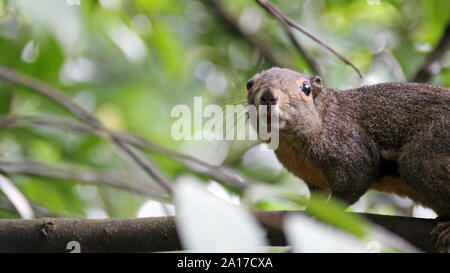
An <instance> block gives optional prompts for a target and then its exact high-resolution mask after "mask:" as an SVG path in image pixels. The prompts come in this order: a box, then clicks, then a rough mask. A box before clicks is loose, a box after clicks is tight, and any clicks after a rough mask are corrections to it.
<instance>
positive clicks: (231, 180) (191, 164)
mask: <svg viewBox="0 0 450 273" xmlns="http://www.w3.org/2000/svg"><path fill="white" fill-rule="evenodd" d="M26 125H40V126H53V127H58V128H64V129H68V130H72V131H75V132H79V133H92V134H94V135H97V136H99V137H105V134H103V133H102V132H100V131H98V130H93V129H92V128H91V127H89V126H87V125H85V124H83V123H81V122H79V121H78V120H74V119H71V118H62V117H55V116H33V117H29V116H19V115H13V114H10V115H6V116H3V117H0V128H17V127H23V126H26ZM114 136H115V137H117V138H120V139H121V140H122V141H124V142H126V143H128V144H130V145H133V146H135V147H139V148H141V149H144V150H146V151H149V152H159V153H161V154H163V155H165V156H167V157H169V158H172V159H174V160H176V161H178V162H179V163H181V164H183V165H185V166H187V167H188V168H190V169H191V170H193V171H194V172H196V173H201V174H204V175H207V176H209V177H211V178H213V179H215V180H217V181H220V182H223V183H225V184H227V185H228V186H230V187H233V188H235V189H238V190H244V189H245V188H246V187H247V186H248V184H251V183H254V182H253V181H251V180H249V179H245V181H244V179H243V178H241V175H239V174H237V173H235V171H231V170H230V171H227V170H225V169H224V168H223V167H218V166H214V165H211V164H209V163H207V162H204V161H202V160H199V159H197V158H195V157H192V156H189V155H186V154H183V153H180V152H177V151H172V150H170V149H167V148H164V147H162V146H160V145H158V144H156V143H154V142H151V141H149V140H147V139H144V138H141V137H137V136H134V135H131V134H127V133H114ZM246 181H247V182H246Z"/></svg>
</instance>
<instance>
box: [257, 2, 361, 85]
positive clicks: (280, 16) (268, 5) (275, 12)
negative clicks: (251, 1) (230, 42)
mask: <svg viewBox="0 0 450 273" xmlns="http://www.w3.org/2000/svg"><path fill="white" fill-rule="evenodd" d="M255 1H256V2H258V3H259V4H260V5H261V6H262V7H264V8H265V9H266V10H267V11H268V12H270V13H271V14H272V15H273V16H275V17H276V18H277V19H278V20H280V21H281V22H282V23H284V24H287V25H289V26H291V27H293V28H295V29H297V30H299V31H300V32H302V33H303V34H305V35H306V36H308V37H309V38H310V39H312V40H313V41H315V42H316V43H318V44H319V45H321V46H323V47H325V48H326V49H328V50H329V51H330V52H331V53H333V54H334V55H336V57H338V58H339V59H341V60H342V61H343V62H344V63H346V64H348V65H350V66H351V67H352V68H353V69H354V70H355V71H356V73H358V75H359V77H360V78H362V77H363V75H362V74H361V71H359V69H358V68H357V67H356V66H355V65H354V64H353V63H352V62H350V61H349V60H348V59H347V58H345V57H344V56H343V55H341V54H339V53H338V52H337V51H336V50H334V49H333V48H331V47H330V46H329V45H327V44H326V43H324V42H323V41H322V40H320V39H319V38H317V37H316V36H314V35H313V34H311V33H310V32H309V31H307V30H306V29H305V28H303V27H302V26H300V25H299V24H297V23H295V22H294V21H292V20H291V19H289V18H288V17H287V16H286V15H284V14H283V13H282V12H281V11H279V10H278V9H277V8H276V7H275V6H274V5H272V3H270V1H268V0H255Z"/></svg>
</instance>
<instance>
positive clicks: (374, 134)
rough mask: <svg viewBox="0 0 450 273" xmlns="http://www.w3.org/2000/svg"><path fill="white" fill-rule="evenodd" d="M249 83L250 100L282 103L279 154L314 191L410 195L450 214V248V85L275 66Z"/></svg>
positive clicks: (347, 198)
mask: <svg viewBox="0 0 450 273" xmlns="http://www.w3.org/2000/svg"><path fill="white" fill-rule="evenodd" d="M247 90H248V93H247V102H248V104H249V105H254V106H256V107H259V106H260V105H266V106H270V105H276V106H278V110H277V111H278V116H279V125H278V129H279V145H278V148H277V149H276V150H275V154H276V156H277V158H278V160H279V161H280V162H281V163H282V164H283V165H284V167H285V168H286V169H287V170H288V171H289V172H291V173H293V174H294V175H295V176H297V177H299V178H301V179H302V180H303V181H304V182H305V183H306V184H307V185H308V187H309V188H310V190H311V191H322V192H326V193H329V194H331V196H332V197H337V199H340V200H342V201H344V202H345V203H346V204H348V205H351V204H353V203H355V202H356V201H358V199H359V198H360V197H361V196H362V195H363V194H364V193H365V192H367V191H368V190H369V189H374V190H377V191H380V192H386V193H395V194H397V195H399V196H402V197H405V196H406V197H409V198H410V199H412V200H413V201H415V202H417V203H420V204H422V205H424V206H426V207H429V208H431V209H433V210H434V211H435V212H436V213H437V214H438V216H439V218H441V217H443V218H444V219H446V221H444V222H443V223H444V225H441V226H440V231H439V232H440V233H439V234H440V235H439V236H435V237H439V238H440V240H439V241H437V242H436V244H437V247H438V248H439V249H441V250H442V249H444V251H448V247H449V244H450V221H448V220H449V219H448V217H449V216H450V170H449V169H450V89H449V88H445V87H437V86H432V85H427V84H419V83H407V82H402V83H381V84H376V85H369V86H363V87H359V88H355V89H350V90H343V91H340V90H334V89H330V88H325V87H324V86H323V84H322V79H321V78H320V77H319V76H309V75H305V74H301V73H298V72H296V71H292V70H289V69H284V68H277V67H274V68H271V69H268V70H265V71H263V72H260V73H258V74H256V75H254V76H253V77H252V78H251V79H250V80H249V81H248V82H247ZM269 111H270V108H269ZM268 114H269V113H268ZM442 234H444V236H442Z"/></svg>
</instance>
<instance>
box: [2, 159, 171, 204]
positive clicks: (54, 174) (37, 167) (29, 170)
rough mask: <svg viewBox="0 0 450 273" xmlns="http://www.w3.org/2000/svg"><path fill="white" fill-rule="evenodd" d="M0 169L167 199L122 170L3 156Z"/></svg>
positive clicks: (157, 190) (158, 190)
mask: <svg viewBox="0 0 450 273" xmlns="http://www.w3.org/2000/svg"><path fill="white" fill-rule="evenodd" d="M0 170H2V171H4V172H7V173H17V174H25V175H35V176H42V177H51V178H57V179H63V180H71V181H76V182H78V183H82V184H89V185H107V186H112V187H115V188H118V189H122V190H126V191H130V192H134V193H137V194H140V195H145V196H148V197H152V198H156V199H158V200H165V201H167V200H168V196H167V195H166V194H165V193H164V192H161V190H160V189H159V188H157V187H155V186H153V187H152V186H151V185H144V184H143V182H144V181H142V180H143V179H141V178H139V177H136V176H130V175H129V174H127V173H123V172H117V171H116V172H102V171H97V170H92V169H90V168H85V167H83V168H81V167H77V166H70V168H69V167H61V166H59V167H56V166H49V165H47V164H44V163H39V162H34V161H26V162H16V161H10V160H7V159H4V158H0ZM124 181H126V182H124Z"/></svg>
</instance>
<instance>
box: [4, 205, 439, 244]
mask: <svg viewBox="0 0 450 273" xmlns="http://www.w3.org/2000/svg"><path fill="white" fill-rule="evenodd" d="M287 213H291V212H287V211H258V212H255V213H254V214H255V216H256V218H257V219H258V220H259V221H260V223H261V224H262V225H263V226H264V228H265V229H266V230H267V232H268V233H267V236H268V239H269V242H270V245H273V246H285V245H286V239H285V237H284V234H283V232H282V231H281V230H280V229H278V228H274V227H279V226H282V222H283V219H284V216H285V215H286V214H287ZM360 215H363V216H365V217H367V218H368V219H370V220H372V221H373V222H375V223H376V224H378V225H381V226H383V227H385V228H386V229H388V230H390V231H391V232H393V233H396V234H398V235H399V236H401V237H403V238H404V239H406V240H408V241H409V242H410V243H412V244H414V245H415V246H417V247H419V248H420V249H422V250H424V251H427V252H433V251H434V248H433V244H432V241H431V237H430V232H431V230H432V229H433V227H434V226H435V224H436V220H434V219H420V218H411V217H401V216H387V215H374V214H360ZM69 241H77V242H79V243H80V245H81V251H82V252H144V251H145V252H154V251H169V250H180V249H181V247H182V246H181V244H180V241H179V237H178V234H177V231H176V226H175V218H174V217H154V218H137V219H102V220H98V219H67V218H66V219H59V218H47V219H33V220H30V219H27V220H17V219H11V220H9V219H8V220H0V252H68V250H66V245H67V243H68V242H69Z"/></svg>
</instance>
